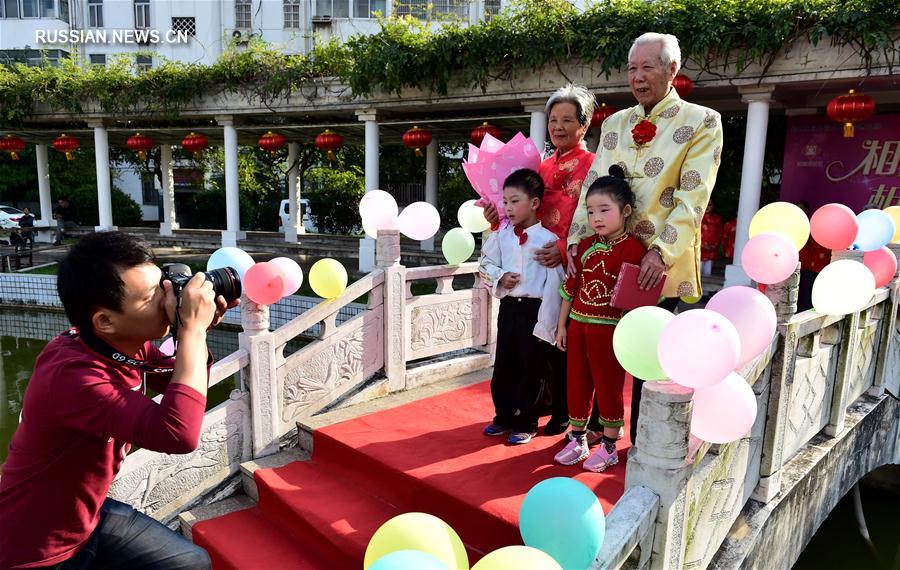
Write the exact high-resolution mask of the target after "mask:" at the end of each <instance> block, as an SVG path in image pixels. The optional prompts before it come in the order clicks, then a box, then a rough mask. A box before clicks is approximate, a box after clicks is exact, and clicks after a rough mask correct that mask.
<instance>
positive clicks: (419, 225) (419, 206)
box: [397, 202, 441, 241]
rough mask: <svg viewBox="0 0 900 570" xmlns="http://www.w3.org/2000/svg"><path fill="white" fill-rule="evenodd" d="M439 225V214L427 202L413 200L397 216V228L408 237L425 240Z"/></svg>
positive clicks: (432, 234)
mask: <svg viewBox="0 0 900 570" xmlns="http://www.w3.org/2000/svg"><path fill="white" fill-rule="evenodd" d="M440 227H441V215H440V214H439V213H438V211H437V208H435V207H434V206H432V205H431V204H429V203H428V202H413V203H412V204H410V205H409V206H407V207H405V208H403V211H402V212H400V216H398V217H397V229H399V230H400V231H401V232H402V233H403V235H405V236H406V237H408V238H410V239H415V240H419V241H421V240H426V239H428V238H430V237H432V236H434V234H436V233H437V231H438V230H439V229H440Z"/></svg>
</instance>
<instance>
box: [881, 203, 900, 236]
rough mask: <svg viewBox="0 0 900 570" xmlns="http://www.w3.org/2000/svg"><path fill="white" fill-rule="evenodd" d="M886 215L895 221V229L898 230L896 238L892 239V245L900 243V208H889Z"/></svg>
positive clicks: (895, 234) (885, 211)
mask: <svg viewBox="0 0 900 570" xmlns="http://www.w3.org/2000/svg"><path fill="white" fill-rule="evenodd" d="M884 213H885V214H887V215H888V216H890V217H891V219H892V220H894V227H895V228H897V229H896V230H895V231H894V237H892V238H891V243H900V206H889V207H887V208H885V209H884Z"/></svg>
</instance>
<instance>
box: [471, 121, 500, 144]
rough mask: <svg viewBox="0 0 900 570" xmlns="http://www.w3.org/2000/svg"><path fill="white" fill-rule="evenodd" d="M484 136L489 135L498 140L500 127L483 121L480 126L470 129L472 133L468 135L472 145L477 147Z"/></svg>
mask: <svg viewBox="0 0 900 570" xmlns="http://www.w3.org/2000/svg"><path fill="white" fill-rule="evenodd" d="M484 135H491V136H492V137H494V138H495V139H499V138H500V127H497V126H495V125H492V124H490V123H488V122H487V121H485V122H483V123H481V126H478V127H475V128H474V129H472V133H471V134H470V135H469V138H470V139H471V141H472V144H474V145H475V146H479V145H480V144H481V141H483V140H484Z"/></svg>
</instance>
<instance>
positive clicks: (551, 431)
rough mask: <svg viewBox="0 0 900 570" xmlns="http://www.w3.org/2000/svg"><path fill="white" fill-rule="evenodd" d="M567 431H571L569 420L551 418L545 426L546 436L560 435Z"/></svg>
mask: <svg viewBox="0 0 900 570" xmlns="http://www.w3.org/2000/svg"><path fill="white" fill-rule="evenodd" d="M567 429H569V420H568V418H567V419H564V420H558V419H556V418H550V419H549V420H547V423H546V424H544V435H559V434H561V433H562V432H564V431H566V430H567Z"/></svg>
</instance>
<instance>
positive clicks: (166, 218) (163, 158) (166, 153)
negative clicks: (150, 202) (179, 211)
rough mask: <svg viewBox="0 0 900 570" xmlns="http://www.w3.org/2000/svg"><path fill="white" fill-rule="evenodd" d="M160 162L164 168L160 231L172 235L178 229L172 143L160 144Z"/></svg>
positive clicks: (162, 233)
mask: <svg viewBox="0 0 900 570" xmlns="http://www.w3.org/2000/svg"><path fill="white" fill-rule="evenodd" d="M159 162H160V165H159V167H160V169H161V170H162V199H163V219H162V222H160V224H159V233H160V235H164V236H171V235H173V234H174V230H177V229H178V227H179V226H178V220H177V218H176V216H175V180H174V178H173V176H172V145H169V144H164V145H160V146H159Z"/></svg>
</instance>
